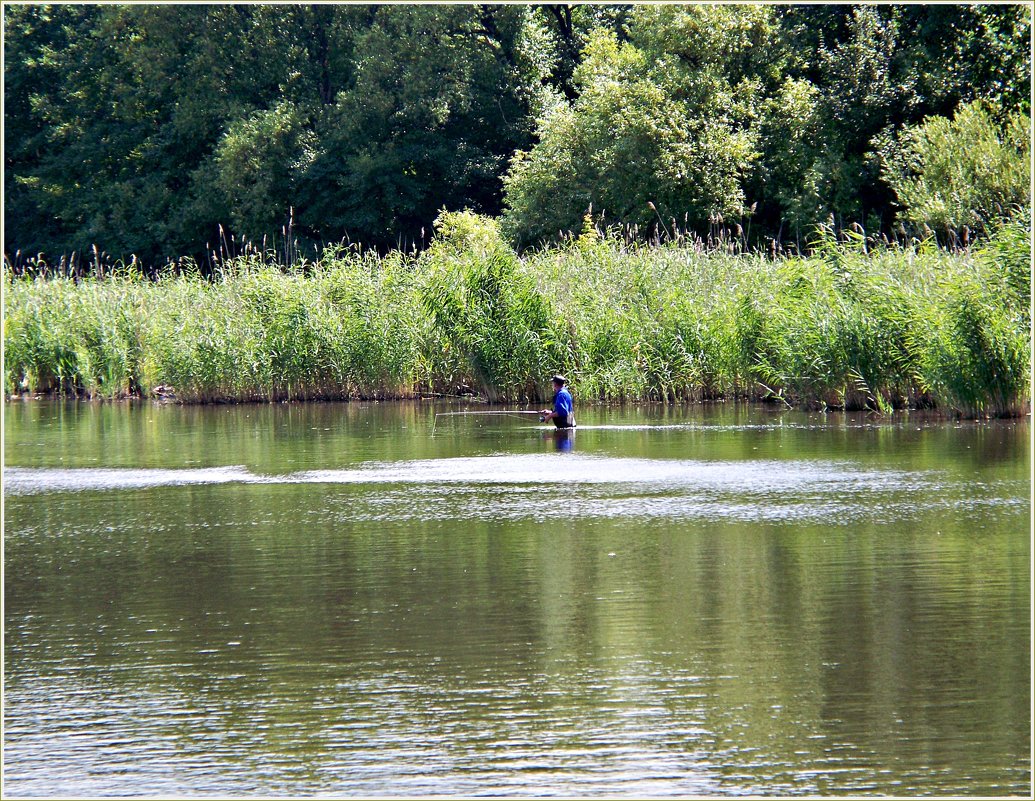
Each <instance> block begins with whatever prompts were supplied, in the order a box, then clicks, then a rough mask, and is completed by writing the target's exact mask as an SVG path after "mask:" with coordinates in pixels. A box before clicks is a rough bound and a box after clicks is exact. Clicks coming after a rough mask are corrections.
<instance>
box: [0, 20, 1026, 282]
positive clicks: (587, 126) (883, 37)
mask: <svg viewBox="0 0 1035 801" xmlns="http://www.w3.org/2000/svg"><path fill="white" fill-rule="evenodd" d="M1030 28H1031V15H1030V9H1029V7H1028V6H1027V5H1024V4H1004V5H988V4H986V5H930V4H927V5H924V4H920V5H875V6H873V5H869V6H862V5H860V6H850V5H790V6H764V5H763V6H740V5H721V4H720V5H697V4H692V5H660V6H657V5H646V6H622V5H578V6H574V5H565V4H548V5H537V6H507V5H487V4H481V5H445V6H421V5H389V6H377V5H365V4H339V5H308V6H307V5H294V6H290V5H289V6H284V5H269V6H266V5H257V6H236V5H189V4H187V5H184V4H180V5H176V4H158V5H118V4H99V5H98V4H94V5H56V6H48V5H13V6H5V8H4V31H5V45H4V46H5V52H4V56H5V58H4V70H5V75H4V79H5V118H4V126H5V134H6V137H5V140H6V143H5V152H4V162H5V168H6V182H5V186H4V198H5V218H4V230H5V248H6V250H7V253H8V255H10V256H12V258H13V259H14V260H15V261H17V257H15V256H14V253H15V252H16V251H19V250H20V251H21V252H22V254H23V257H24V254H26V253H28V254H33V255H35V254H36V253H37V252H44V253H46V254H47V256H48V257H49V258H50V260H52V261H55V262H56V261H57V260H58V258H59V257H60V256H62V255H66V254H71V253H75V252H78V253H80V254H82V253H85V252H88V251H90V249H91V247H92V246H93V245H95V244H96V245H97V246H98V247H99V248H100V249H101V250H103V251H106V252H107V253H108V254H110V255H111V257H112V258H122V259H126V260H129V258H130V256H131V255H132V254H135V255H136V256H138V257H139V260H140V261H141V262H143V263H146V264H151V265H160V264H161V263H162V262H164V261H165V260H167V259H172V258H176V257H180V256H190V257H193V258H194V259H195V260H197V261H199V262H204V260H205V258H206V255H207V254H209V253H211V252H212V251H213V250H215V249H216V247H217V245H216V243H217V241H218V242H219V246H220V247H221V248H225V247H226V244H225V242H224V241H223V240H224V239H225V240H227V241H229V242H230V243H231V244H230V246H229V247H230V249H231V250H235V249H239V248H240V242H241V237H246V238H248V239H250V240H251V241H252V242H253V243H255V245H256V246H261V242H260V240H261V238H263V237H268V238H269V243H268V247H269V248H270V249H274V247H275V248H276V250H277V252H283V251H281V250H280V241H282V240H283V238H284V236H285V235H288V234H290V236H291V237H296V238H298V239H299V240H300V243H301V245H300V247H303V248H304V247H306V246H307V245H308V246H313V247H315V246H318V245H321V244H323V243H327V242H339V241H341V240H343V239H347V240H350V241H352V242H361V243H363V244H364V245H369V246H374V247H377V248H379V249H385V248H389V247H398V246H399V245H405V246H409V245H411V244H413V245H417V246H423V245H426V244H427V243H428V242H429V241H430V239H431V225H432V221H433V220H434V219H435V218H436V216H437V215H438V213H439V210H440V209H442V208H443V207H446V208H449V209H461V208H470V209H472V210H474V211H476V212H478V213H483V214H489V215H497V214H500V213H501V212H503V211H504V210H506V214H505V216H504V223H505V225H504V228H505V230H507V231H508V232H510V233H511V234H512V235H513V236H514V238H515V239H516V241H518V242H520V243H521V244H528V243H534V242H538V241H540V240H543V239H551V238H556V237H557V236H558V234H559V232H562V231H577V230H578V229H579V228H580V227H581V225H582V221H583V216H584V214H585V213H586V211H587V209H589V207H590V206H592V208H593V210H594V214H595V215H600V214H604V215H605V216H606V217H607V219H608V221H609V222H619V223H624V224H627V225H629V226H632V229H631V230H633V231H638V233H639V235H640V236H641V237H643V238H647V237H653V236H656V235H658V234H663V233H664V231H668V232H669V233H671V228H672V225H673V224H674V223H677V224H678V226H679V227H680V228H683V227H690V228H693V229H696V230H697V231H698V232H702V231H703V230H705V229H707V227H708V226H710V225H713V224H714V223H715V221H717V220H718V219H720V218H722V219H724V221H725V224H727V225H730V226H732V225H733V224H734V222H740V223H744V224H745V227H746V228H748V227H749V228H750V230H751V232H752V234H753V235H754V240H755V241H754V243H755V244H757V243H758V242H759V241H764V240H765V239H767V238H769V237H774V238H777V239H781V240H784V241H786V240H788V239H791V240H795V239H796V240H798V241H799V242H802V241H805V240H807V238H808V235H809V232H810V230H811V229H812V228H814V227H815V226H816V225H817V224H821V223H826V221H827V220H828V219H829V218H830V217H831V216H833V218H834V224H835V226H836V227H839V228H847V227H848V226H849V225H850V224H851V223H854V222H859V223H863V224H865V226H866V228H867V230H868V231H869V232H871V233H875V232H876V231H877V229H880V230H883V231H885V232H891V231H892V230H894V228H895V223H896V220H895V214H896V210H897V207H896V201H897V199H898V198H897V195H896V192H895V191H894V190H893V187H892V186H891V184H890V183H889V180H890V179H889V175H890V173H889V172H888V171H887V170H886V169H885V162H886V161H887V153H888V148H889V147H890V143H893V142H895V141H900V140H901V139H902V136H904V134H903V133H902V132H903V131H905V130H907V129H908V130H910V131H913V130H917V129H918V126H920V125H921V124H927V123H925V122H924V121H925V120H930V119H931V118H933V117H942V118H945V119H946V120H950V119H952V118H953V117H954V115H955V114H956V111H957V109H958V108H960V107H961V106H964V105H966V104H969V103H972V102H974V101H983V102H987V103H989V104H990V107H991V108H995V109H996V112H995V113H994V114H993V116H992V120H993V122H994V124H995V125H996V126H997V134H996V136H997V137H998V138H999V140H1000V141H1007V140H1009V139H1010V137H1011V136H1013V134H1012V133H1010V130H1012V129H1010V126H1011V125H1013V124H1014V123H1013V122H1011V120H1012V119H1013V117H1011V115H1015V114H1018V113H1019V114H1022V115H1029V116H1030V100H1029V97H1030V72H1031V54H1030V47H1029V33H1030ZM292 209H293V210H294V215H293V216H292ZM977 211H978V212H979V213H982V214H983V211H982V210H977ZM749 215H750V216H749ZM289 219H290V220H293V225H292V226H291V228H290V230H289V229H288V228H286V226H287V224H288V221H289ZM748 219H750V220H751V222H752V223H753V225H752V226H747V224H746V223H747V220H748ZM221 226H222V229H221ZM221 231H222V232H225V236H224V233H222V232H221Z"/></svg>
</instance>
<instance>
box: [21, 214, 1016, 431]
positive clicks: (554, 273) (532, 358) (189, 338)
mask: <svg viewBox="0 0 1035 801" xmlns="http://www.w3.org/2000/svg"><path fill="white" fill-rule="evenodd" d="M1019 219H1020V220H1021V221H1020V222H1015V223H1010V224H1007V225H1004V226H1001V228H1000V229H999V230H998V231H997V232H996V234H995V235H994V236H993V237H992V239H990V240H989V241H987V242H986V243H985V244H984V245H982V246H981V247H980V248H977V249H972V250H961V251H956V252H949V251H946V250H944V249H941V248H938V247H937V246H935V245H934V244H933V242H930V241H927V242H917V243H914V244H912V245H910V246H906V247H903V246H898V245H889V244H884V245H881V244H880V243H877V242H874V241H872V240H870V239H867V238H866V237H865V236H864V235H863V234H862V233H858V234H857V235H856V236H855V237H852V238H849V239H847V240H846V239H845V238H843V237H842V238H835V237H834V236H833V234H832V233H830V232H829V231H828V232H826V233H823V232H821V233H820V235H819V236H818V237H817V239H816V240H815V241H814V242H813V243H812V250H811V255H809V256H807V257H804V256H796V257H777V258H772V257H771V255H768V254H761V253H734V252H730V251H729V250H724V251H714V250H708V249H706V248H705V247H703V246H702V245H701V243H700V242H694V241H691V240H683V241H681V242H670V243H668V244H665V245H662V246H643V245H636V244H630V243H629V242H628V241H627V240H625V239H623V238H621V237H616V236H610V235H608V234H607V233H606V232H600V231H596V230H594V229H593V228H592V227H591V226H588V225H587V227H586V229H585V230H584V231H583V234H582V235H581V236H579V237H576V238H573V239H569V240H568V241H566V242H565V243H564V244H563V245H561V246H558V247H554V248H550V249H546V250H542V251H539V252H535V253H532V254H529V255H527V256H526V257H523V258H522V257H519V256H518V255H517V254H516V253H515V252H514V251H513V250H512V249H510V248H509V247H508V246H507V245H506V243H505V242H504V241H503V240H502V238H501V237H500V236H499V232H498V230H497V229H496V227H495V223H493V222H492V221H491V220H486V218H482V217H478V216H477V215H473V214H468V213H462V214H452V215H443V216H442V217H440V219H439V222H438V225H437V230H436V239H435V241H434V243H433V244H432V246H431V247H430V248H428V249H427V250H426V251H424V252H423V253H421V254H419V255H417V254H404V253H400V252H398V251H395V252H391V253H389V254H388V255H387V256H378V255H376V254H371V253H362V252H359V251H358V249H355V248H353V249H338V250H330V251H328V252H326V253H325V254H324V255H323V257H322V258H321V259H320V260H319V261H317V262H315V263H302V264H301V265H298V266H297V267H294V268H291V269H285V268H278V267H276V266H274V265H271V264H270V263H269V261H268V260H265V259H257V258H254V257H249V256H243V257H238V258H236V259H231V260H229V261H227V262H224V263H222V264H221V265H220V269H219V270H218V271H217V273H216V275H215V277H214V278H213V279H205V278H202V277H200V276H199V275H198V274H197V273H192V272H190V271H188V272H186V273H179V274H174V273H170V274H167V275H165V276H163V277H162V278H160V279H159V280H158V281H154V282H150V281H145V280H139V279H136V280H133V279H129V278H126V277H122V276H114V277H110V278H106V279H103V280H98V279H81V280H78V281H74V280H72V279H68V278H51V279H44V278H39V277H37V278H35V279H27V278H14V277H12V276H11V275H10V274H8V275H7V276H6V278H5V284H4V289H5V319H4V341H5V347H6V359H5V369H4V382H5V391H6V392H7V393H8V394H14V393H20V392H32V393H41V392H59V393H66V394H77V395H85V396H91V397H120V396H125V395H127V394H136V393H139V394H148V393H151V392H152V391H154V390H155V389H156V388H161V392H162V393H163V394H166V393H168V392H174V393H175V395H176V397H177V398H178V399H180V400H182V401H187V402H191V401H196V402H212V401H249V400H263V401H272V400H296V399H297V400H301V399H337V398H359V397H375V398H390V397H412V396H416V395H421V394H427V393H435V394H450V395H456V394H476V395H480V396H482V397H485V398H487V399H489V400H493V401H503V400H506V401H512V402H538V401H540V400H542V399H543V397H544V396H546V395H547V393H548V391H549V388H548V385H547V380H548V377H549V375H550V374H551V373H553V372H556V371H558V370H561V371H564V372H565V373H567V375H568V377H569V378H570V380H571V382H572V386H573V389H574V391H575V394H576V396H577V398H579V399H581V400H582V401H591V400H595V401H624V400H640V399H642V400H655V401H667V402H687V401H698V400H705V399H716V398H746V399H755V400H765V399H768V400H772V401H775V402H781V403H786V404H789V405H808V406H812V407H818V408H846V409H853V408H856V409H871V410H873V411H877V412H885V411H888V410H890V409H893V408H903V407H918V406H923V407H937V408H941V409H943V410H945V411H946V412H949V413H954V414H960V415H967V416H985V415H1019V414H1024V413H1026V412H1027V410H1028V408H1029V406H1030V380H1029V371H1030V351H1029V346H1030V327H1031V322H1030V320H1031V315H1030V306H1029V303H1028V300H1027V297H1028V292H1030V273H1029V272H1028V267H1027V265H1028V264H1029V258H1030V257H1029V255H1028V254H1029V252H1030V246H1029V236H1030V234H1029V233H1028V232H1027V230H1026V229H1025V226H1024V223H1023V218H1019Z"/></svg>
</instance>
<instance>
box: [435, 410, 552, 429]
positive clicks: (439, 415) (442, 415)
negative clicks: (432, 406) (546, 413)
mask: <svg viewBox="0 0 1035 801" xmlns="http://www.w3.org/2000/svg"><path fill="white" fill-rule="evenodd" d="M461 414H463V415H468V414H496V415H506V414H534V415H536V416H538V417H539V422H540V423H541V422H543V420H544V419H545V418H544V417H543V416H542V415H541V414H539V412H533V411H522V410H519V409H510V410H509V411H492V412H483V411H478V412H439V413H438V414H436V415H435V426H437V425H438V418H440V417H453V416H455V415H461ZM435 426H432V428H431V431H432V433H434V431H435Z"/></svg>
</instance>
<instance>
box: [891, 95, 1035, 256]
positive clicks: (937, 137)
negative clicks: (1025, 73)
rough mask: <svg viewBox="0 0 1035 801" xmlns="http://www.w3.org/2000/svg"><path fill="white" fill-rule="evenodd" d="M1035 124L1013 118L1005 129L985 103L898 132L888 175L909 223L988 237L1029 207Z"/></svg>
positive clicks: (1022, 117)
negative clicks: (991, 227)
mask: <svg viewBox="0 0 1035 801" xmlns="http://www.w3.org/2000/svg"><path fill="white" fill-rule="evenodd" d="M1030 140H1031V119H1030V118H1029V117H1028V116H1027V115H1025V114H1021V113H1015V114H1012V115H1010V116H1009V117H1008V118H1007V121H1006V125H1005V129H1001V128H1000V127H999V126H998V125H997V124H996V122H995V119H994V118H993V115H992V114H991V113H990V111H989V110H988V109H987V108H985V107H984V106H983V105H982V104H981V103H980V102H977V101H976V102H973V103H969V104H967V105H965V106H961V107H960V108H959V110H958V111H957V112H956V115H955V116H954V117H953V119H951V120H948V119H946V118H945V117H931V118H929V119H928V120H926V121H925V122H924V123H922V124H921V125H917V126H911V127H907V128H905V129H903V130H902V132H901V133H900V134H899V138H898V141H897V143H896V144H897V148H891V152H890V153H889V154H888V156H887V157H886V164H885V176H886V180H887V181H888V183H889V184H890V185H891V187H892V188H893V189H894V190H895V193H896V194H897V196H898V200H899V203H901V204H902V206H903V207H905V213H904V216H905V218H906V219H907V220H908V221H909V222H911V223H912V224H913V225H915V226H918V227H919V226H922V225H927V226H929V227H930V228H932V229H934V230H935V231H937V232H939V233H942V234H945V235H946V236H953V235H956V232H959V231H962V230H963V228H965V227H966V228H969V229H971V230H973V231H975V232H983V231H984V230H985V229H986V228H987V227H988V226H989V225H990V224H991V223H992V222H993V221H995V220H999V219H1003V218H1004V217H1006V216H1008V215H1009V213H1010V210H1011V209H1012V208H1016V207H1021V206H1024V205H1027V204H1029V203H1030V197H1029V193H1030V191H1031V149H1030Z"/></svg>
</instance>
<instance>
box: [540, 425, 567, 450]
mask: <svg viewBox="0 0 1035 801" xmlns="http://www.w3.org/2000/svg"><path fill="white" fill-rule="evenodd" d="M543 439H552V440H553V446H554V449H555V450H558V451H563V452H568V451H570V450H572V448H574V447H575V429H574V428H560V429H558V430H557V431H544V432H543Z"/></svg>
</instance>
